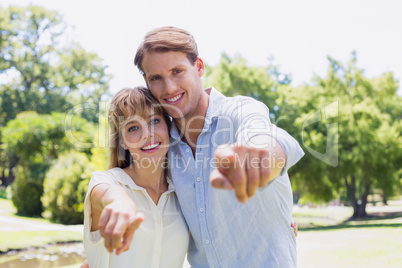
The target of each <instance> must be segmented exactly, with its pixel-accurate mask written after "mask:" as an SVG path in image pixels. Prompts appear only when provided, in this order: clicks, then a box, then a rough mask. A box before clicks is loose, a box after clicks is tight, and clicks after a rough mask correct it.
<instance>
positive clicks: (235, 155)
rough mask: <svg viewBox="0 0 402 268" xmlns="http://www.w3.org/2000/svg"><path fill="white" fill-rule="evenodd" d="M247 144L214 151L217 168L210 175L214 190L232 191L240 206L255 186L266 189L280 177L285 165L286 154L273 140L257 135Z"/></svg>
mask: <svg viewBox="0 0 402 268" xmlns="http://www.w3.org/2000/svg"><path fill="white" fill-rule="evenodd" d="M248 144H249V145H241V144H235V145H231V146H229V145H223V146H220V147H219V148H218V149H217V150H216V151H215V159H216V169H214V170H213V171H212V173H211V176H210V181H211V184H212V186H213V187H215V188H218V189H228V190H231V189H234V190H235V194H236V197H237V199H238V200H239V202H242V203H245V202H246V201H247V200H248V199H249V198H251V197H252V196H253V195H254V194H255V192H256V191H257V189H258V187H264V186H266V185H267V184H268V183H269V182H270V181H272V180H274V179H275V178H276V177H277V176H279V175H280V174H281V172H282V170H283V168H284V166H285V163H286V154H285V151H284V150H283V148H282V146H281V145H280V144H279V143H278V142H277V141H276V140H274V139H273V138H272V137H269V136H266V135H257V136H254V137H252V138H251V139H250V141H249V143H248ZM250 145H254V146H253V147H252V146H250Z"/></svg>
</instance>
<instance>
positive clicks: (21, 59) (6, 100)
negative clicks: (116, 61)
mask: <svg viewBox="0 0 402 268" xmlns="http://www.w3.org/2000/svg"><path fill="white" fill-rule="evenodd" d="M66 27H67V25H66V24H65V22H64V21H63V18H62V17H61V15H60V14H59V13H58V12H56V11H50V10H47V9H45V8H43V7H38V6H33V5H30V6H27V7H16V6H10V7H9V8H3V7H0V77H1V78H2V79H0V127H3V126H5V125H6V124H7V122H8V121H9V120H12V119H14V118H15V117H16V115H17V114H18V113H20V112H22V111H36V112H38V113H40V114H50V113H51V112H62V113H66V112H67V111H68V110H70V109H72V108H73V107H75V108H77V107H78V106H79V107H81V109H79V113H80V115H81V117H83V118H86V119H88V120H89V121H92V122H97V119H98V116H97V112H98V105H99V101H100V99H101V97H102V95H104V94H105V93H106V92H107V90H108V87H109V80H110V75H108V74H107V73H106V68H107V67H106V66H105V65H104V64H103V63H102V59H101V58H99V56H98V55H97V54H95V53H91V52H88V51H85V50H84V49H83V48H82V47H81V46H80V45H79V44H78V43H74V42H65V41H64V42H62V41H63V38H64V39H65V38H66V37H65V36H64V35H63V34H64V32H65V29H66ZM61 44H66V45H61ZM88 103H89V104H90V105H87V104H88ZM88 106H89V108H88ZM2 142H4V141H3V140H2V137H1V136H0V144H1V143H2ZM15 164H16V162H15V161H14V159H10V158H7V157H6V154H5V152H4V151H0V171H1V172H0V176H1V181H2V183H3V184H5V185H8V184H10V183H11V182H12V181H13V178H14V174H13V170H14V167H15Z"/></svg>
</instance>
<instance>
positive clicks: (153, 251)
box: [84, 168, 189, 268]
mask: <svg viewBox="0 0 402 268" xmlns="http://www.w3.org/2000/svg"><path fill="white" fill-rule="evenodd" d="M99 183H108V184H119V185H121V186H123V187H124V188H125V189H126V190H127V192H128V194H129V195H130V197H131V198H132V200H133V201H134V203H135V204H136V205H137V210H138V212H142V213H143V214H144V216H145V220H144V221H143V222H142V223H141V225H140V227H139V228H138V229H137V231H136V232H135V233H134V238H133V240H132V242H131V246H130V249H129V250H128V251H126V252H123V253H121V254H120V255H119V256H116V254H115V253H113V254H110V253H109V252H108V251H107V250H106V248H105V246H104V241H103V238H102V237H101V235H100V231H99V230H98V231H95V232H91V224H92V218H91V199H90V197H89V194H90V193H91V190H92V189H93V187H94V186H95V185H97V184H99ZM168 184H169V187H168V190H167V191H166V192H164V193H163V194H162V195H161V197H160V199H159V201H158V205H155V203H154V201H153V200H152V199H151V197H150V196H149V195H148V193H147V191H146V190H145V189H144V188H142V187H139V186H137V185H136V184H135V183H134V181H133V180H132V179H131V178H130V176H129V175H128V174H127V173H126V172H125V171H124V170H122V169H121V168H113V169H110V170H108V171H96V172H94V173H93V174H92V178H91V181H90V182H89V186H88V192H87V195H86V197H85V203H84V248H85V252H86V255H87V259H88V263H89V267H90V268H92V267H94V268H95V267H96V268H101V267H102V268H106V267H116V268H124V267H155V268H156V267H174V268H177V267H183V262H184V258H185V256H186V253H187V249H188V243H189V232H188V228H187V225H186V222H185V220H184V218H183V215H182V213H181V210H180V207H179V203H178V201H177V197H176V193H175V192H174V186H173V184H172V182H171V181H170V180H169V179H168Z"/></svg>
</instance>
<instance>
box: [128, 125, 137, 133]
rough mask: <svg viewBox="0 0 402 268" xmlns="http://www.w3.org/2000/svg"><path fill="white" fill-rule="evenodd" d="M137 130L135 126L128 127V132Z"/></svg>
mask: <svg viewBox="0 0 402 268" xmlns="http://www.w3.org/2000/svg"><path fill="white" fill-rule="evenodd" d="M137 129H138V127H137V126H133V127H129V129H128V132H133V131H136V130H137Z"/></svg>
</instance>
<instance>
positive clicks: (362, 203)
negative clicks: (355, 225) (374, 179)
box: [352, 183, 370, 219]
mask: <svg viewBox="0 0 402 268" xmlns="http://www.w3.org/2000/svg"><path fill="white" fill-rule="evenodd" d="M369 193H370V184H368V183H365V184H364V193H363V195H362V197H361V199H360V200H355V202H354V205H353V216H352V219H356V218H364V217H367V213H366V205H367V197H368V195H369Z"/></svg>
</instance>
